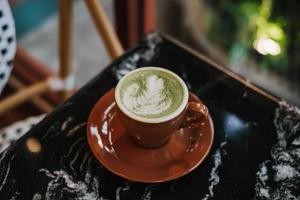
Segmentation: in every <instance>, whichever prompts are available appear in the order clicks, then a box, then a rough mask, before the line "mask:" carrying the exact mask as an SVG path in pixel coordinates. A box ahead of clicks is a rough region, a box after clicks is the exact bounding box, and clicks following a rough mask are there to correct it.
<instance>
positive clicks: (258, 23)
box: [10, 0, 300, 105]
mask: <svg viewBox="0 0 300 200" xmlns="http://www.w3.org/2000/svg"><path fill="white" fill-rule="evenodd" d="M10 3H11V5H12V9H13V16H14V18H15V23H16V31H17V41H18V44H19V47H20V48H22V49H24V50H25V52H26V53H28V55H30V56H32V57H33V58H34V59H36V60H37V61H39V62H41V63H43V64H44V65H45V66H47V67H48V68H49V69H51V70H53V71H55V70H56V69H57V66H58V58H57V54H58V52H57V36H58V35H57V33H58V30H57V27H58V16H57V9H58V5H57V1H53V0H43V1H40V0H10ZM102 3H103V5H104V7H105V9H106V11H107V13H108V15H109V17H110V19H111V21H112V23H113V24H114V26H115V28H116V30H117V33H118V36H119V38H120V39H121V42H122V44H123V46H124V47H125V49H128V48H130V47H132V46H133V45H134V44H135V43H136V42H137V41H138V40H140V39H141V38H143V37H144V36H145V35H146V34H147V33H148V32H150V31H159V32H163V33H167V34H169V35H171V36H173V37H175V38H177V39H178V40H180V41H182V42H183V43H185V44H187V45H188V46H191V47H192V48H194V49H196V50H197V51H199V52H200V53H202V54H205V55H207V56H208V57H210V58H211V59H213V60H214V61H215V62H217V63H219V64H221V65H223V66H225V67H227V68H230V69H231V70H233V71H235V72H236V73H238V74H241V75H242V76H244V77H245V78H247V79H249V80H251V81H253V82H254V83H256V84H257V85H259V86H260V87H262V88H264V89H266V90H267V91H269V92H271V93H273V94H275V95H277V96H279V97H282V98H284V99H287V100H288V101H290V102H292V103H294V104H297V105H300V20H299V19H300V12H299V11H300V1H295V0H285V1H282V0H281V1H280V0H251V1H250V0H234V1H233V0H189V1H186V0H163V1H159V0H128V1H120V0H115V1H114V0H102ZM74 17H75V18H74V47H75V48H74V65H75V67H76V70H75V75H76V86H78V87H80V86H82V85H83V84H84V83H86V82H87V81H88V80H90V79H91V78H92V77H93V76H94V75H95V74H96V73H98V72H100V71H101V70H102V69H103V68H104V67H105V66H106V65H108V64H109V63H110V62H111V60H110V58H109V56H108V54H107V52H106V49H105V47H104V45H103V43H102V40H101V38H100V37H99V36H98V33H97V31H96V29H95V27H94V25H93V22H92V20H91V18H90V16H89V13H88V11H87V9H86V6H85V5H84V2H83V0H78V1H74Z"/></svg>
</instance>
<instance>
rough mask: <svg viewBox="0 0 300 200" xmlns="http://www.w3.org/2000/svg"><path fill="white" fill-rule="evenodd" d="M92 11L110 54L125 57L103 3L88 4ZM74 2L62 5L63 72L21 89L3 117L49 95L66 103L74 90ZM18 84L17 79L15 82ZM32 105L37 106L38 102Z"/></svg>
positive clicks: (4, 106)
mask: <svg viewBox="0 0 300 200" xmlns="http://www.w3.org/2000/svg"><path fill="white" fill-rule="evenodd" d="M84 2H85V4H86V6H87V8H88V11H89V13H90V15H91V17H92V19H93V21H94V24H95V26H96V28H97V30H98V32H99V34H100V36H101V37H102V39H103V42H104V44H105V46H106V48H107V51H108V53H109V55H110V57H111V58H112V59H115V58H117V57H118V56H120V55H122V54H123V52H124V50H123V48H122V46H121V43H120V41H119V39H118V37H117V35H116V33H115V31H114V28H113V26H112V25H111V23H110V22H109V19H108V17H107V15H106V13H105V10H104V8H103V6H102V4H101V2H100V0H85V1H84ZM72 6H73V0H60V1H59V47H58V48H59V49H58V51H59V71H58V74H57V75H56V76H53V77H50V78H48V79H46V80H43V81H40V82H37V83H34V84H32V85H30V86H27V87H21V89H20V90H18V91H17V92H16V93H14V94H12V95H11V96H9V97H7V98H5V99H3V100H2V101H0V115H1V114H3V113H5V112H7V111H8V110H10V109H12V108H13V107H15V106H17V105H19V104H21V103H23V102H26V101H28V100H33V98H34V97H36V96H38V95H40V94H42V93H44V92H46V91H56V92H58V93H59V94H60V95H61V99H62V100H65V99H66V98H67V97H68V96H69V95H70V92H71V91H72V90H73V89H74V88H73V87H74V77H73V64H72V62H71V60H72V47H73V46H72V25H73V9H72ZM12 80H14V78H12ZM32 103H34V104H35V103H36V100H35V101H33V102H32Z"/></svg>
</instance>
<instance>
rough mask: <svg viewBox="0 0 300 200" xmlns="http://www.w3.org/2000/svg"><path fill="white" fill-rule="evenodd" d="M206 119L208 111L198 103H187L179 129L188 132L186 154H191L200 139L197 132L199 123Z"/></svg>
mask: <svg viewBox="0 0 300 200" xmlns="http://www.w3.org/2000/svg"><path fill="white" fill-rule="evenodd" d="M207 117H208V109H207V107H206V106H205V105H203V104H202V103H200V102H188V105H187V110H186V114H185V119H184V121H183V123H182V125H181V127H180V128H188V129H189V130H190V133H191V135H190V137H189V144H188V148H187V149H186V151H187V152H192V151H193V150H194V146H195V144H196V142H197V141H198V138H199V137H200V131H199V130H198V128H199V126H200V122H201V121H202V120H203V119H205V118H207Z"/></svg>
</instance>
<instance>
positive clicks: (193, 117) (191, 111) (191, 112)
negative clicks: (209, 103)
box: [181, 101, 208, 128]
mask: <svg viewBox="0 0 300 200" xmlns="http://www.w3.org/2000/svg"><path fill="white" fill-rule="evenodd" d="M207 116H208V109H207V107H206V106H205V105H204V104H203V103H200V102H192V101H191V102H188V105H187V110H186V114H185V119H184V121H183V123H182V125H181V128H192V127H193V126H195V125H197V123H199V122H200V121H201V120H202V119H203V118H206V117H207Z"/></svg>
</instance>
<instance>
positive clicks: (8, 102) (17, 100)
mask: <svg viewBox="0 0 300 200" xmlns="http://www.w3.org/2000/svg"><path fill="white" fill-rule="evenodd" d="M48 82H49V81H48V80H44V81H40V82H37V83H34V84H32V85H30V86H27V87H26V88H23V89H21V90H19V91H17V92H15V93H14V94H12V95H11V96H9V97H7V98H5V99H3V100H2V101H0V115H1V114H3V113H5V112H6V111H8V110H9V109H11V108H13V107H15V106H16V105H19V104H21V103H23V102H25V101H27V100H28V99H31V98H32V97H35V96H37V95H39V94H41V93H43V92H46V91H47V90H49V89H50V87H49V83H48Z"/></svg>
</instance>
